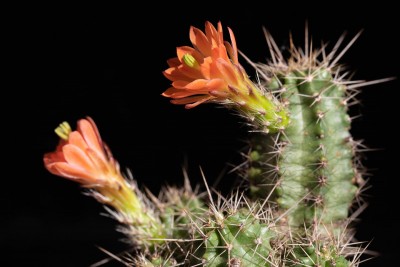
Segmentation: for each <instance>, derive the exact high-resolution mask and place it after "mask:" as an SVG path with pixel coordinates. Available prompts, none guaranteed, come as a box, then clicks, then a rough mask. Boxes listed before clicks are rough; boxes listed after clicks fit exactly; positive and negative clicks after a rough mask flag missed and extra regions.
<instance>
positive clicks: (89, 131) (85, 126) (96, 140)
mask: <svg viewBox="0 0 400 267" xmlns="http://www.w3.org/2000/svg"><path fill="white" fill-rule="evenodd" d="M90 120H91V119H90ZM90 120H87V119H81V120H79V121H78V131H79V132H80V133H81V134H82V137H83V139H84V140H85V142H86V143H87V145H88V146H89V147H90V148H91V149H93V150H95V151H97V152H98V153H99V154H104V150H103V145H102V142H101V138H100V134H99V132H98V130H97V127H96V124H94V122H93V121H90Z"/></svg>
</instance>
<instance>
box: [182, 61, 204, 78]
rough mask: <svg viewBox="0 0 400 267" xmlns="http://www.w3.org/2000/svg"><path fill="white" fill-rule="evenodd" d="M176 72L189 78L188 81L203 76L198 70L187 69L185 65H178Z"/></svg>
mask: <svg viewBox="0 0 400 267" xmlns="http://www.w3.org/2000/svg"><path fill="white" fill-rule="evenodd" d="M178 71H180V72H181V73H182V74H184V75H185V76H187V77H189V78H191V79H190V80H196V79H201V78H203V74H202V73H201V71H200V70H198V69H195V68H191V67H188V66H186V65H185V64H182V65H180V66H179V67H178Z"/></svg>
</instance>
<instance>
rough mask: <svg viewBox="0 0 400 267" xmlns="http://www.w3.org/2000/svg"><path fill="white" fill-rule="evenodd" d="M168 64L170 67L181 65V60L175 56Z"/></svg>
mask: <svg viewBox="0 0 400 267" xmlns="http://www.w3.org/2000/svg"><path fill="white" fill-rule="evenodd" d="M167 64H168V66H169V67H171V68H173V67H177V66H179V65H180V64H181V62H180V61H179V58H177V57H174V58H170V59H168V60H167Z"/></svg>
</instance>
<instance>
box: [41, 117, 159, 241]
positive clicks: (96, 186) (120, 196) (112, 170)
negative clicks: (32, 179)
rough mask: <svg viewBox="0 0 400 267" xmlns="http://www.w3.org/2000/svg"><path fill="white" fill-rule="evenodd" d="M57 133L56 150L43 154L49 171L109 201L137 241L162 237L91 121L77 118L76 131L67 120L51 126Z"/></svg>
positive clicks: (106, 202) (152, 215) (117, 216)
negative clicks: (54, 126) (55, 126)
mask: <svg viewBox="0 0 400 267" xmlns="http://www.w3.org/2000/svg"><path fill="white" fill-rule="evenodd" d="M55 132H56V133H57V134H58V135H59V136H60V137H61V140H60V144H59V145H58V146H57V149H56V151H54V152H51V153H47V154H45V155H44V158H43V160H44V165H45V167H46V168H47V170H49V171H50V172H51V173H53V174H55V175H59V176H62V177H65V178H68V179H71V180H73V181H76V182H79V183H81V184H82V185H83V186H85V187H88V188H90V189H92V190H91V191H90V194H91V195H92V196H93V197H94V198H96V200H98V201H99V202H102V203H104V204H107V205H110V206H112V207H114V208H115V210H116V211H117V212H111V214H112V215H113V216H115V218H116V219H118V220H119V221H120V222H122V223H126V224H129V226H130V227H129V230H130V231H131V232H132V234H133V235H136V236H137V237H138V240H137V244H144V245H145V246H154V245H155V244H157V243H159V242H161V241H159V240H163V238H165V233H164V229H163V226H162V225H161V224H160V222H159V221H158V220H157V218H156V217H155V216H154V214H153V212H152V210H151V209H150V208H149V207H146V204H145V203H143V202H142V201H141V199H139V198H138V196H137V194H136V193H138V194H140V191H139V190H138V189H137V187H136V186H135V184H132V183H129V182H128V181H127V180H126V179H125V178H124V177H123V175H122V174H121V172H120V169H119V165H118V163H117V162H116V161H115V160H114V158H113V157H112V154H111V152H110V150H109V149H108V147H107V146H106V145H105V144H104V143H103V141H102V140H101V137H100V134H99V131H98V130H97V127H96V124H95V123H94V121H93V120H92V119H91V118H90V117H87V118H86V119H81V120H79V121H78V127H77V130H76V131H72V130H71V127H70V126H69V124H68V123H67V122H63V123H61V124H60V126H59V127H58V128H57V129H56V130H55Z"/></svg>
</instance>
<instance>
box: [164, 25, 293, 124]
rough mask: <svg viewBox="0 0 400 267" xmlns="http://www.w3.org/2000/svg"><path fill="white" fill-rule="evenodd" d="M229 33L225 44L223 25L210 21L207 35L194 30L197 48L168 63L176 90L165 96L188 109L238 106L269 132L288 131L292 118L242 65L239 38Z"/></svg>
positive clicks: (186, 48)
mask: <svg viewBox="0 0 400 267" xmlns="http://www.w3.org/2000/svg"><path fill="white" fill-rule="evenodd" d="M228 31H229V36H230V39H231V43H229V42H227V41H224V38H223V31H222V25H221V23H220V22H219V23H218V27H217V29H216V28H215V27H214V26H213V25H212V24H211V23H210V22H208V21H207V22H206V25H205V32H202V31H201V30H199V29H198V28H195V27H191V28H190V41H191V42H192V44H193V47H189V46H181V47H178V48H177V57H176V58H172V59H170V60H168V65H169V68H168V69H167V70H165V71H164V72H163V74H164V75H165V77H167V78H168V79H169V80H171V81H172V87H170V88H169V89H167V90H166V91H165V92H164V93H163V94H162V95H163V96H165V97H169V98H172V100H171V102H172V103H173V104H184V105H185V107H186V108H193V107H196V106H197V105H199V104H201V103H204V102H210V101H215V102H219V103H223V104H235V105H234V106H235V107H236V108H237V109H238V110H239V111H240V112H242V113H244V114H245V115H246V116H247V117H248V118H249V119H251V120H253V121H256V124H258V125H257V127H261V128H263V130H265V131H269V130H271V129H272V130H274V131H277V130H279V129H282V128H284V126H286V124H287V123H288V118H287V115H286V112H285V111H284V110H283V105H282V104H281V103H280V102H279V101H277V100H276V98H275V97H273V96H272V94H270V93H269V94H268V93H267V92H266V91H265V90H264V89H262V88H259V87H258V86H256V85H255V84H254V83H253V82H252V81H251V80H250V79H249V77H248V75H247V74H246V72H245V70H244V69H243V67H242V66H241V65H240V64H239V61H238V50H237V47H236V40H235V36H234V34H233V32H232V30H231V29H230V28H228ZM270 125H272V126H270Z"/></svg>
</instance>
